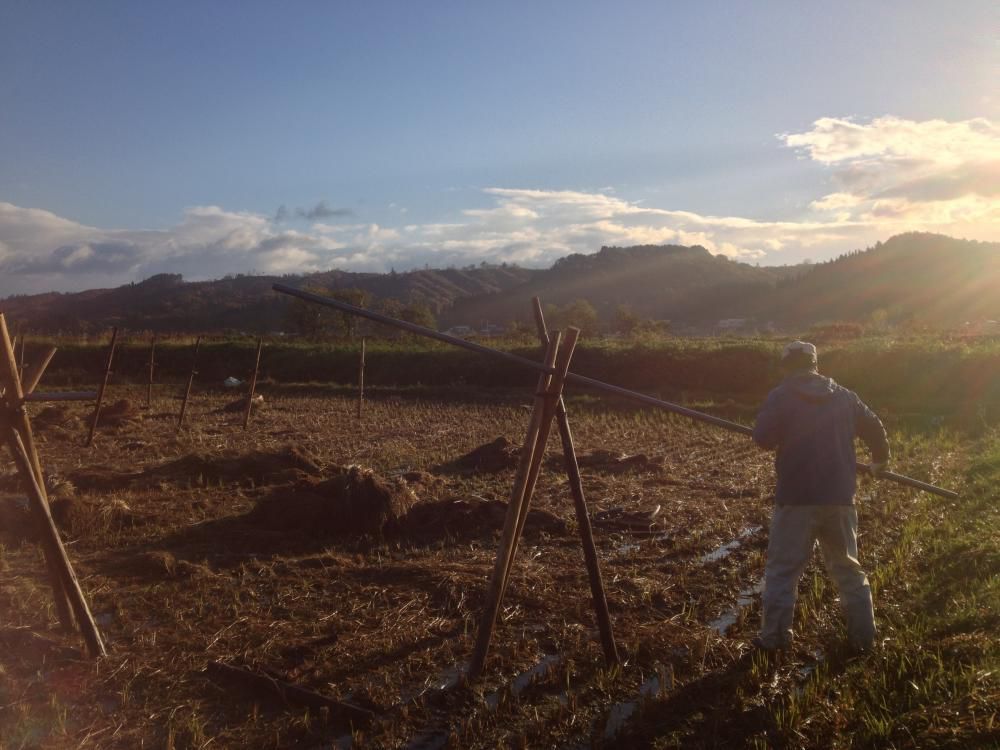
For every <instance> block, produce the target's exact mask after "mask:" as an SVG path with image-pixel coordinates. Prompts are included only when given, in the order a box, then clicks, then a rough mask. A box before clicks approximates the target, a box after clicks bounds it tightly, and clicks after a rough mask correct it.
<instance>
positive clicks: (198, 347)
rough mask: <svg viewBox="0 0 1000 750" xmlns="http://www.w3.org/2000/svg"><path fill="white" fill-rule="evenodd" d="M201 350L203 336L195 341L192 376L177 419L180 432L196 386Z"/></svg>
mask: <svg viewBox="0 0 1000 750" xmlns="http://www.w3.org/2000/svg"><path fill="white" fill-rule="evenodd" d="M200 350H201V336H199V337H198V338H197V339H195V342H194V356H193V357H191V374H190V375H189V376H188V382H187V388H185V389H184V400H183V401H181V413H180V415H179V416H178V417H177V429H178V430H180V428H181V426H182V425H183V424H184V413H185V412H186V411H187V405H188V399H190V398H191V386H193V385H194V376H195V375H197V374H198V370H197V367H198V352H199V351H200Z"/></svg>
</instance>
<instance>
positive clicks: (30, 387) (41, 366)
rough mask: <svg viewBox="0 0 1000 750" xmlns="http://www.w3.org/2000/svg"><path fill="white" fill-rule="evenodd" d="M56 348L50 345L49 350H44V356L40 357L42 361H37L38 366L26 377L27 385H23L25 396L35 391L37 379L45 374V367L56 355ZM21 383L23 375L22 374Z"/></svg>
mask: <svg viewBox="0 0 1000 750" xmlns="http://www.w3.org/2000/svg"><path fill="white" fill-rule="evenodd" d="M57 351H58V350H57V349H56V348H55V347H54V346H50V347H49V350H48V351H47V352H45V356H44V357H42V361H41V362H39V363H38V367H36V368H35V369H34V371H33V372H32V373H31V377H30V378H28V382H27V385H25V386H24V395H25V396H27V395H29V394H32V393H34V392H35V388H37V387H38V381H40V380H41V379H42V375H44V374H45V370H46V368H48V366H49V363H50V362H52V358H53V357H54V356H56V352H57ZM22 383H23V376H22Z"/></svg>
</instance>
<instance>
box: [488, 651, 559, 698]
mask: <svg viewBox="0 0 1000 750" xmlns="http://www.w3.org/2000/svg"><path fill="white" fill-rule="evenodd" d="M561 661H562V658H561V657H559V656H557V655H555V654H549V655H548V656H543V657H542V658H541V659H539V661H538V663H537V664H536V665H535V666H533V667H532V668H531V669H529V670H528V671H526V672H522V673H521V674H519V675H518V676H517V677H515V678H514V679H513V680H512V681H511V683H510V687H509V688H508V690H509V692H510V695H511V696H518V695H520V694H521V693H523V692H524V691H525V690H527V689H528V688H529V687H530V686H531V683H532V682H534V681H535V680H536V679H537V678H539V677H542V676H544V675H546V674H548V672H549V670H551V669H552V668H553V667H555V666H556V665H557V664H559V663H560V662H561ZM502 693H503V688H501V689H500V690H494V691H493V692H492V693H490V694H489V695H487V696H486V706H487V708H489V710H490V711H496V709H497V706H499V705H500V696H501V694H502Z"/></svg>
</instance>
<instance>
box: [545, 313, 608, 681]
mask: <svg viewBox="0 0 1000 750" xmlns="http://www.w3.org/2000/svg"><path fill="white" fill-rule="evenodd" d="M532 304H533V305H534V311H535V324H536V326H537V327H538V338H539V340H540V341H541V342H542V345H543V346H548V343H549V331H548V327H547V326H546V325H545V314H544V313H543V312H542V303H541V301H540V300H539V299H538V297H535V298H534V299H532ZM556 424H557V425H558V426H559V437H560V439H561V440H562V447H563V459H564V460H565V463H566V476H567V477H568V478H569V487H570V491H571V493H572V495H573V507H574V508H575V510H576V525H577V528H578V529H579V531H580V542H581V544H582V545H583V557H584V560H585V561H586V564H587V577H588V579H589V580H590V594H591V597H592V598H593V600H594V612H595V614H596V615H597V627H598V630H599V631H600V633H601V645H602V646H603V648H604V659H605V661H606V662H607V664H608V666H611V665H613V664H618V663H619V659H618V648H617V647H616V646H615V634H614V630H613V629H612V626H611V613H610V612H609V611H608V598H607V595H606V594H605V591H604V579H603V578H602V577H601V566H600V563H599V562H598V558H597V545H595V544H594V531H593V528H592V527H591V525H590V514H589V513H588V512H587V500H586V498H585V496H584V494H583V480H582V479H581V478H580V464H579V463H578V462H577V460H576V448H575V447H574V445H573V433H572V431H571V430H570V427H569V415H568V414H567V413H566V403H565V401H563V398H562V396H560V397H559V402H558V404H557V405H556Z"/></svg>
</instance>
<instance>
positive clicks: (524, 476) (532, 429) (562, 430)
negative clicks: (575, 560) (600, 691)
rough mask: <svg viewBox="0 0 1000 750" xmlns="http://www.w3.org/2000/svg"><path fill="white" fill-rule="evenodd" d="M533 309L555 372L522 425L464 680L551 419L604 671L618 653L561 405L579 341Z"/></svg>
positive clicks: (504, 575)
mask: <svg viewBox="0 0 1000 750" xmlns="http://www.w3.org/2000/svg"><path fill="white" fill-rule="evenodd" d="M533 304H534V314H535V323H536V325H537V327H538V336H539V339H540V340H541V342H542V344H543V345H544V346H545V347H546V352H545V366H546V368H554V370H555V371H554V373H552V374H543V375H542V376H541V377H540V378H539V381H538V389H537V391H536V394H535V402H534V408H533V409H532V412H531V419H530V421H529V423H528V432H527V435H526V436H525V440H524V445H523V446H522V448H521V454H520V459H519V462H518V467H517V473H516V474H515V477H514V486H513V489H512V490H511V497H510V503H509V505H508V506H507V516H506V519H505V521H504V528H503V535H502V537H501V539H500V548H499V550H498V551H497V559H496V563H495V564H494V568H493V576H492V578H491V580H490V588H489V591H488V593H487V600H486V608H485V610H484V612H483V616H482V620H481V621H480V625H479V632H478V634H477V637H476V644H475V648H474V650H473V653H472V659H471V660H470V662H469V670H468V678H469V680H475V679H476V678H477V677H479V676H480V675H481V674H482V672H483V669H484V667H485V665H486V655H487V652H488V651H489V647H490V641H491V640H492V637H493V629H494V627H495V625H496V620H497V615H498V614H499V612H500V607H501V604H502V603H503V598H504V595H505V594H506V593H507V586H508V584H509V582H510V571H511V568H512V565H513V561H514V556H515V554H516V553H517V545H518V540H519V539H520V537H521V534H522V532H523V531H524V523H525V520H526V519H527V517H528V506H529V504H530V503H531V497H532V495H533V494H534V490H535V484H536V482H537V480H538V473H539V470H540V468H541V464H542V458H543V457H544V454H545V445H546V443H547V442H548V439H549V433H550V431H551V427H552V420H553V418H555V419H556V422H557V424H558V427H559V434H560V438H561V440H562V448H563V457H564V459H565V463H566V473H567V476H568V478H569V484H570V490H571V492H572V495H573V504H574V508H575V510H576V518H577V527H578V529H579V531H580V540H581V543H582V545H583V553H584V559H585V561H586V565H587V574H588V577H589V579H590V588H591V594H592V596H593V600H594V609H595V611H596V614H597V624H598V629H599V631H600V634H601V644H602V646H603V648H604V658H605V661H606V662H607V664H608V665H609V666H611V665H614V664H618V650H617V648H616V646H615V639H614V633H613V631H612V628H611V616H610V614H609V612H608V602H607V597H606V596H605V593H604V582H603V580H602V579H601V571H600V567H599V565H598V560H597V549H596V547H595V545H594V536H593V532H592V529H591V525H590V517H589V515H588V514H587V504H586V500H585V498H584V494H583V484H582V482H581V479H580V467H579V465H578V463H577V460H576V450H575V448H574V446H573V435H572V432H571V431H570V427H569V418H568V416H567V414H566V406H565V404H564V403H563V399H562V390H563V383H564V381H565V378H566V373H567V372H568V371H569V363H570V359H571V358H572V357H573V350H574V349H575V348H576V341H577V338H578V337H579V335H580V331H579V330H578V329H576V328H570V329H569V330H568V331H567V332H566V338H565V340H564V341H562V342H561V346H560V335H559V334H558V333H557V334H556V335H555V336H554V337H550V336H549V333H548V330H547V328H546V325H545V318H544V316H543V315H542V306H541V303H540V302H539V300H538V298H537V297H536V298H535V299H534V300H533Z"/></svg>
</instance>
